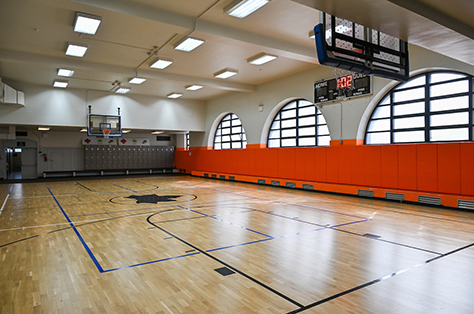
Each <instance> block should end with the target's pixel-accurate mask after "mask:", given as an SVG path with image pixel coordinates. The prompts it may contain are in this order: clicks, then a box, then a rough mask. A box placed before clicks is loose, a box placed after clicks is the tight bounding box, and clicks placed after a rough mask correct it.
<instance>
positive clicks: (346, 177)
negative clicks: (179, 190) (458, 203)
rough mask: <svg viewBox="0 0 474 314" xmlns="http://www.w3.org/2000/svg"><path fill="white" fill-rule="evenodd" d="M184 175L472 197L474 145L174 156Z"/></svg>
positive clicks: (263, 150)
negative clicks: (212, 174)
mask: <svg viewBox="0 0 474 314" xmlns="http://www.w3.org/2000/svg"><path fill="white" fill-rule="evenodd" d="M175 162H176V166H177V168H179V169H185V170H186V172H187V173H191V172H192V171H206V172H216V173H227V174H231V175H232V174H235V175H242V176H256V177H264V178H275V179H276V180H298V181H306V182H318V183H328V184H343V185H349V186H362V187H364V186H365V187H369V188H370V187H372V188H383V189H400V190H406V191H420V192H427V193H444V194H456V195H467V196H474V143H438V144H407V145H380V146H378V145H360V146H355V145H350V146H332V147H313V148H257V147H256V148H251V149H234V150H209V149H207V148H191V150H190V151H176V152H175Z"/></svg>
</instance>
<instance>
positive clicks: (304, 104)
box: [267, 99, 331, 148]
mask: <svg viewBox="0 0 474 314" xmlns="http://www.w3.org/2000/svg"><path fill="white" fill-rule="evenodd" d="M293 104H294V106H291V105H293ZM290 106H291V107H290ZM311 106H314V113H310V114H302V115H300V113H299V111H300V110H299V109H302V108H308V107H311ZM292 110H295V112H296V114H295V116H290V117H285V118H282V115H283V113H285V112H289V111H292ZM318 116H321V117H322V118H323V119H324V122H325V123H321V124H318ZM312 117H314V124H307V125H300V119H304V118H312ZM292 120H294V121H295V123H294V126H289V127H282V122H283V121H292ZM275 122H279V127H277V128H274V127H273V125H274V124H275ZM324 126H325V127H326V128H327V133H324V134H319V132H318V131H319V127H324ZM307 128H314V135H301V134H300V132H301V130H302V129H307ZM291 130H295V132H296V134H295V135H294V136H282V132H283V131H291ZM273 131H279V132H280V134H279V136H278V137H275V138H271V137H270V135H271V133H272V132H273ZM322 137H329V143H328V145H322V144H320V138H322ZM309 138H311V139H313V138H314V139H315V141H314V143H315V144H314V145H304V144H301V145H300V142H301V140H304V139H309ZM275 140H278V143H279V144H278V146H271V145H270V141H275ZM284 140H294V141H295V144H296V145H294V146H283V141H284ZM330 141H331V132H330V131H329V128H328V125H327V121H326V118H325V117H324V115H323V113H322V112H321V110H319V108H318V107H317V106H316V105H315V104H314V103H312V102H310V101H308V100H306V99H294V100H291V101H289V102H287V103H286V104H284V105H283V106H282V107H281V108H280V110H278V112H277V113H276V114H275V115H274V117H273V120H272V121H271V123H270V127H269V128H268V134H267V147H268V148H291V147H317V146H321V147H328V146H329V145H330Z"/></svg>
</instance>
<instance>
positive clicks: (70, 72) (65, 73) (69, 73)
mask: <svg viewBox="0 0 474 314" xmlns="http://www.w3.org/2000/svg"><path fill="white" fill-rule="evenodd" d="M73 74H74V71H73V70H68V69H58V76H66V77H70V76H72V75H73Z"/></svg>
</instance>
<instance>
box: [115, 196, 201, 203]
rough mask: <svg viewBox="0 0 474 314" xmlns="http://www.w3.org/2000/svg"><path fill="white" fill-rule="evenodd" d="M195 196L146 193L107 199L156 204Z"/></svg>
mask: <svg viewBox="0 0 474 314" xmlns="http://www.w3.org/2000/svg"><path fill="white" fill-rule="evenodd" d="M196 198H197V196H196V195H194V194H184V195H157V194H148V195H130V196H116V197H113V198H111V199H110V200H109V201H110V202H111V203H114V204H124V205H132V204H144V203H148V204H158V203H168V202H178V203H181V202H189V201H194V200H195V199H196Z"/></svg>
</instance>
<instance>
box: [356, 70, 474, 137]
mask: <svg viewBox="0 0 474 314" xmlns="http://www.w3.org/2000/svg"><path fill="white" fill-rule="evenodd" d="M436 74H454V75H458V76H462V77H458V78H454V79H448V80H444V81H436V82H433V83H432V82H431V76H432V75H436ZM423 76H424V77H425V79H424V83H423V84H421V85H412V86H409V87H403V85H404V84H407V83H409V82H411V81H414V80H416V79H418V78H420V77H423ZM463 81H466V82H467V85H468V88H467V90H466V91H462V92H456V93H449V94H443V95H440V96H432V94H431V88H432V87H436V86H440V85H444V84H450V83H458V82H463ZM419 88H423V89H424V96H423V98H419V99H409V100H403V101H395V96H396V93H398V92H404V91H410V90H415V89H419ZM459 97H467V102H468V106H467V107H465V108H455V109H446V110H437V111H434V110H433V111H432V110H431V102H433V101H437V100H445V99H454V98H459ZM415 103H423V105H424V111H423V112H420V113H406V114H399V115H396V114H395V110H396V107H397V106H401V105H410V104H415ZM383 107H388V108H389V115H388V117H377V118H374V115H375V113H376V111H377V110H378V109H379V108H383ZM473 108H474V77H473V76H472V75H470V74H467V73H463V72H460V71H455V70H436V71H429V72H424V73H421V74H418V75H415V76H413V77H411V78H410V79H409V80H408V81H407V82H401V83H399V84H397V85H395V86H394V87H392V88H391V89H390V90H389V91H388V92H387V93H385V95H384V96H383V98H382V99H381V100H380V101H379V102H378V103H377V105H376V106H375V107H374V109H373V110H372V113H371V115H370V118H369V119H368V122H367V126H366V130H365V135H364V143H365V144H366V145H392V144H416V143H447V142H470V141H473V140H474V134H473V133H474V121H473V120H474V118H473V116H474V110H473ZM452 113H467V115H468V119H467V120H468V122H467V123H461V124H453V125H451V124H449V125H438V126H431V117H434V116H439V115H446V114H452ZM414 117H422V118H423V120H424V125H423V126H420V127H411V128H395V122H396V121H395V120H397V119H405V118H414ZM387 119H388V120H389V129H388V130H386V129H384V130H378V131H369V129H370V127H371V123H372V122H373V121H380V120H387ZM460 128H463V129H467V130H468V139H465V140H458V139H452V140H431V136H430V135H431V131H436V130H455V129H460ZM416 131H422V132H423V133H424V141H395V136H396V134H400V133H404V132H416ZM388 132H389V133H390V136H389V138H390V141H389V142H388V143H369V142H368V137H369V136H370V135H371V134H382V133H388Z"/></svg>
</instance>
